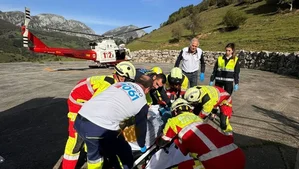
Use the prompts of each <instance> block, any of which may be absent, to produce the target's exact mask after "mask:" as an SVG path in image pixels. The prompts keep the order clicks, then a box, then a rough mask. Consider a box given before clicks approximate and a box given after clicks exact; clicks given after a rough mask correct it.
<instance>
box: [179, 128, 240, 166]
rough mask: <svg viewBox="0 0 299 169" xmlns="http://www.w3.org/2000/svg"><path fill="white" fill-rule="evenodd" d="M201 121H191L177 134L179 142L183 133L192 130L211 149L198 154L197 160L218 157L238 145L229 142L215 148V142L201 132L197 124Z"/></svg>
mask: <svg viewBox="0 0 299 169" xmlns="http://www.w3.org/2000/svg"><path fill="white" fill-rule="evenodd" d="M201 124H202V123H199V122H195V123H192V124H190V125H188V126H186V127H185V128H183V129H182V130H181V131H180V132H179V134H178V136H179V139H180V142H181V143H182V138H183V137H184V135H185V134H186V133H187V132H188V131H190V130H191V131H192V132H193V133H194V134H196V135H197V137H198V138H200V139H201V140H202V142H203V143H204V144H205V145H206V146H207V147H208V148H209V149H210V150H211V151H210V152H208V153H206V154H203V155H201V156H199V160H200V161H206V160H210V159H212V158H215V157H218V156H221V155H223V154H226V153H229V152H231V151H234V150H236V149H237V148H238V147H237V146H236V145H235V144H234V143H231V144H229V145H226V146H223V147H220V148H217V147H216V146H215V144H214V143H213V142H212V141H211V140H210V139H209V138H208V137H207V136H206V135H205V134H204V133H203V132H201V131H200V130H199V129H198V128H197V126H198V125H201Z"/></svg>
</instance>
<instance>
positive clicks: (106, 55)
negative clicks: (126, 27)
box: [100, 50, 116, 63]
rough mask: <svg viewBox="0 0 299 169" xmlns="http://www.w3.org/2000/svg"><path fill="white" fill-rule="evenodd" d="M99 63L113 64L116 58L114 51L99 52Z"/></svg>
mask: <svg viewBox="0 0 299 169" xmlns="http://www.w3.org/2000/svg"><path fill="white" fill-rule="evenodd" d="M100 56H101V57H100V62H101V63H106V62H115V61H116V56H115V51H114V50H103V51H100Z"/></svg>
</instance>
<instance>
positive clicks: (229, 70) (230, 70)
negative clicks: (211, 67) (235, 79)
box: [217, 68, 234, 72]
mask: <svg viewBox="0 0 299 169" xmlns="http://www.w3.org/2000/svg"><path fill="white" fill-rule="evenodd" d="M217 70H218V71H225V72H234V70H232V69H227V68H218V69H217Z"/></svg>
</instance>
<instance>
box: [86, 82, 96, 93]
mask: <svg viewBox="0 0 299 169" xmlns="http://www.w3.org/2000/svg"><path fill="white" fill-rule="evenodd" d="M86 85H87V88H88V90H89V92H90V93H91V94H92V95H93V94H94V90H93V88H92V86H91V83H90V78H87V79H86Z"/></svg>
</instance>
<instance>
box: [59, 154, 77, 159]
mask: <svg viewBox="0 0 299 169" xmlns="http://www.w3.org/2000/svg"><path fill="white" fill-rule="evenodd" d="M79 156H80V155H79V154H78V155H67V154H64V155H63V158H64V159H66V160H78V159H79Z"/></svg>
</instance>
